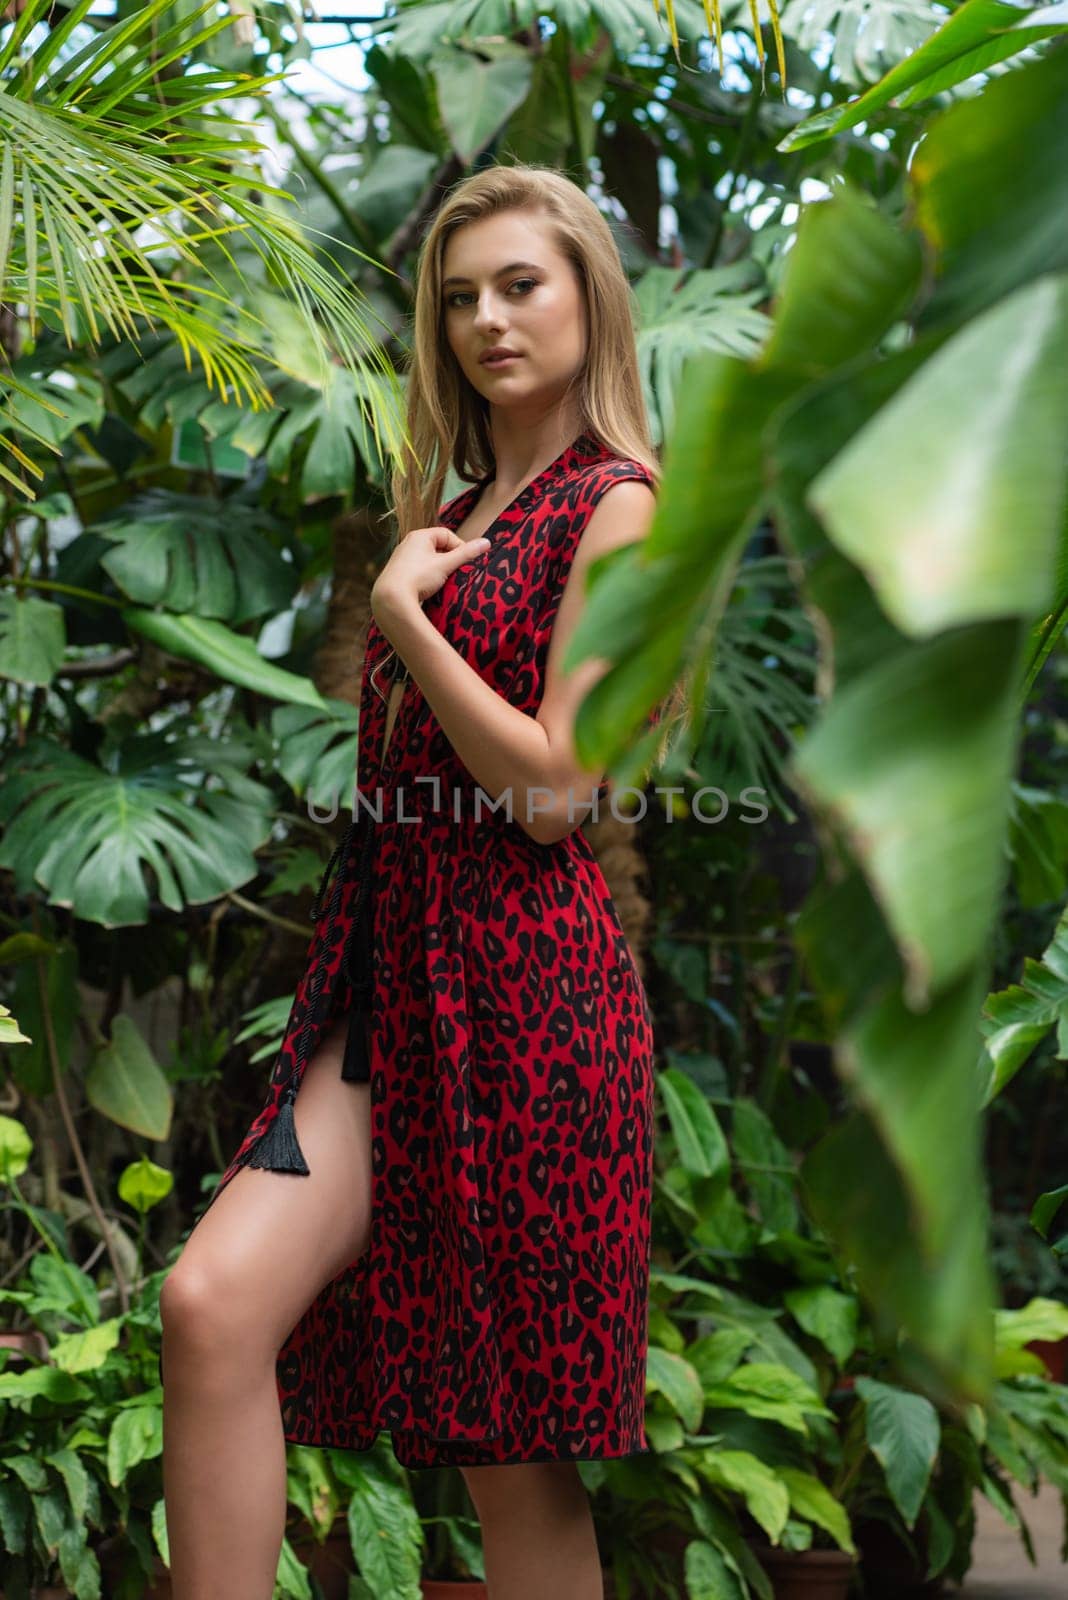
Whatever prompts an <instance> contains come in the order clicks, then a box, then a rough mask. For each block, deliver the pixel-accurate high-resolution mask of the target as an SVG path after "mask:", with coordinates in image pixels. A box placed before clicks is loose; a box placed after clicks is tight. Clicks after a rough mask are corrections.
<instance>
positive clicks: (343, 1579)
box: [293, 1518, 356, 1600]
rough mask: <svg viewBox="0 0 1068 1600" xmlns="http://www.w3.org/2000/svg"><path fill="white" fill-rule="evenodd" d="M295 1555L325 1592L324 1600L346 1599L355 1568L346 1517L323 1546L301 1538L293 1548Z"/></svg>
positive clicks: (338, 1523) (328, 1535) (315, 1540)
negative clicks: (350, 1578)
mask: <svg viewBox="0 0 1068 1600" xmlns="http://www.w3.org/2000/svg"><path fill="white" fill-rule="evenodd" d="M293 1553H294V1555H295V1556H296V1557H297V1559H298V1560H300V1561H302V1562H303V1563H304V1565H305V1566H306V1567H307V1569H308V1571H309V1572H310V1573H311V1575H312V1577H313V1578H314V1579H315V1581H316V1583H317V1584H318V1585H319V1587H320V1589H321V1590H322V1591H323V1600H346V1597H347V1595H348V1592H349V1577H350V1575H351V1574H352V1573H353V1572H354V1571H355V1570H356V1568H355V1563H354V1562H353V1559H352V1541H351V1539H350V1538H349V1531H348V1527H347V1526H346V1524H345V1521H344V1519H343V1518H339V1519H338V1521H337V1523H336V1524H335V1526H334V1527H333V1528H332V1529H331V1530H330V1532H329V1533H328V1534H327V1536H326V1538H325V1539H324V1540H323V1542H322V1544H320V1543H319V1542H318V1540H317V1539H301V1540H300V1542H299V1543H297V1544H295V1545H294V1546H293Z"/></svg>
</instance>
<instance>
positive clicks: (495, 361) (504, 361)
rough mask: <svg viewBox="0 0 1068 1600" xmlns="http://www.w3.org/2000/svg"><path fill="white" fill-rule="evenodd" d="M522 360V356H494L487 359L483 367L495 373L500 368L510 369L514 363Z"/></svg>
mask: <svg viewBox="0 0 1068 1600" xmlns="http://www.w3.org/2000/svg"><path fill="white" fill-rule="evenodd" d="M521 359H522V358H521V357H520V356H492V357H487V358H486V360H485V361H483V363H482V365H483V366H484V367H489V369H490V371H491V372H495V371H496V370H497V368H498V367H510V366H511V364H512V362H513V361H519V360H521Z"/></svg>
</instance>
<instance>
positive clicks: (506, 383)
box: [442, 211, 586, 424]
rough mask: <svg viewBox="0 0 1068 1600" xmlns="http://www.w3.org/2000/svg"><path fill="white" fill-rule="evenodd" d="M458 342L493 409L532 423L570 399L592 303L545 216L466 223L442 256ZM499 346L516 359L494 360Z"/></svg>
mask: <svg viewBox="0 0 1068 1600" xmlns="http://www.w3.org/2000/svg"><path fill="white" fill-rule="evenodd" d="M442 280H443V282H442V317H443V320H444V328H445V335H446V338H447V340H448V343H449V348H450V349H451V350H452V353H453V355H454V356H455V357H456V360H457V361H458V363H459V365H460V369H461V371H462V372H463V374H464V376H465V377H466V378H467V380H468V382H469V383H470V384H471V385H472V386H473V387H474V388H475V389H477V391H478V393H479V394H481V395H484V396H485V398H486V399H487V400H488V401H489V403H490V406H491V408H492V407H497V408H499V410H500V411H501V412H508V413H510V414H512V415H514V417H515V419H516V420H517V421H521V422H523V423H525V424H530V423H532V422H534V421H536V420H537V419H538V418H540V417H541V416H543V415H545V413H546V412H548V411H550V410H552V409H553V408H554V407H555V406H557V405H559V404H560V401H561V400H562V398H563V396H564V394H565V392H566V390H567V388H568V385H569V384H570V383H571V382H572V380H573V379H574V377H575V374H576V373H577V372H578V371H579V370H580V369H581V367H582V363H583V361H584V360H585V356H586V309H585V304H584V299H583V294H582V289H581V286H580V284H579V281H578V278H577V276H576V274H575V271H574V269H573V267H572V265H571V263H570V261H568V259H567V258H566V257H565V256H562V255H561V254H560V253H559V252H558V251H557V249H556V247H555V245H554V244H553V243H552V241H551V240H550V238H549V234H548V231H547V228H546V226H545V224H544V222H543V221H542V219H541V218H540V217H538V216H536V215H533V214H531V213H529V212H524V211H506V212H501V213H498V214H497V215H496V216H492V217H483V218H481V219H480V220H479V221H478V222H467V223H464V225H463V227H461V228H457V230H456V232H455V233H453V234H452V235H451V236H450V238H449V240H448V242H447V244H446V246H445V255H444V260H443V264H442ZM496 345H503V346H505V347H506V348H507V349H509V350H512V351H514V352H515V355H516V358H517V359H515V360H514V361H506V362H504V364H503V365H501V366H497V367H495V366H492V365H485V364H483V363H481V362H480V360H479V357H480V356H481V355H482V354H483V353H484V352H485V351H487V350H491V349H493V348H494V346H496Z"/></svg>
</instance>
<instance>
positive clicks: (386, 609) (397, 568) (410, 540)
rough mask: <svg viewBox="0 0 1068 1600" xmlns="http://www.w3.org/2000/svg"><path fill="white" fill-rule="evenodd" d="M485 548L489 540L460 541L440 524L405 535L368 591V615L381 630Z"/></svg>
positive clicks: (437, 588) (416, 604) (435, 592)
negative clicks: (369, 595) (369, 597)
mask: <svg viewBox="0 0 1068 1600" xmlns="http://www.w3.org/2000/svg"><path fill="white" fill-rule="evenodd" d="M489 545H490V540H489V539H461V538H460V537H459V535H458V534H455V533H453V531H452V529H451V528H446V527H445V526H444V524H442V523H436V524H435V525H434V526H433V527H430V528H413V529H412V530H411V532H410V533H406V534H405V536H404V538H403V539H402V540H401V541H400V543H399V544H398V545H397V547H396V549H395V550H394V552H393V554H392V555H391V556H390V558H389V560H388V561H387V562H386V564H385V566H384V567H383V568H382V571H381V572H380V573H379V574H378V577H377V578H376V579H375V583H374V587H373V588H372V590H371V612H372V615H373V616H374V619H375V621H376V622H377V623H378V625H379V627H380V628H381V629H382V631H383V632H386V624H387V623H388V622H389V620H390V618H391V617H398V616H402V615H404V614H405V613H407V612H409V611H410V610H411V609H412V608H413V607H417V606H421V605H422V604H423V602H424V600H429V599H430V596H431V595H432V594H437V592H438V590H439V589H440V588H441V586H442V584H443V583H444V582H445V579H446V578H447V577H448V576H449V573H450V572H455V570H456V568H457V567H460V566H462V565H463V563H464V562H465V561H470V560H472V559H473V557H475V556H480V555H482V554H483V553H484V552H485V551H486V550H487V549H488V548H489Z"/></svg>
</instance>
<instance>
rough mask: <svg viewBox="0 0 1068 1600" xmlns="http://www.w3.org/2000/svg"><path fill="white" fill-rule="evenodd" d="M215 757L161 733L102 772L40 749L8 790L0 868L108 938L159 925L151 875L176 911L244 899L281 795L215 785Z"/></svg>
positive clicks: (0, 806) (29, 754)
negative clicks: (242, 890)
mask: <svg viewBox="0 0 1068 1600" xmlns="http://www.w3.org/2000/svg"><path fill="white" fill-rule="evenodd" d="M214 750H215V747H214V746H212V745H211V744H210V743H209V742H208V741H206V740H204V741H198V740H189V739H181V738H171V737H170V736H168V735H166V734H163V733H155V734H149V735H146V736H143V737H140V738H135V739H131V740H129V741H128V742H127V743H126V744H124V745H122V746H120V747H117V748H114V749H112V750H111V751H110V752H109V755H108V764H107V765H106V766H96V765H94V764H93V763H92V762H90V761H85V760H83V759H82V758H81V757H80V756H78V755H74V754H73V753H72V752H70V751H68V750H63V749H60V748H59V747H58V746H56V745H53V744H51V743H49V742H48V741H46V740H38V741H34V742H32V743H30V744H28V745H27V746H26V748H25V749H24V750H22V751H21V752H19V755H18V757H17V758H16V759H13V760H11V761H10V762H9V763H8V769H7V771H6V773H5V776H4V783H3V785H2V786H0V825H2V826H3V829H4V837H3V842H2V845H0V866H2V867H7V868H9V869H10V870H11V871H12V872H13V873H14V875H15V886H16V890H17V891H18V892H20V893H23V894H25V893H28V892H30V891H31V890H33V889H34V888H35V887H42V888H44V889H45V890H46V891H47V894H48V899H49V901H50V903H52V904H53V905H62V906H69V907H71V909H72V910H73V911H74V912H75V914H76V915H77V916H79V917H83V918H85V919H86V920H87V921H89V922H99V923H101V924H102V925H103V926H104V927H106V928H116V927H128V926H130V925H131V924H135V923H142V922H144V921H146V920H147V917H148V911H149V901H150V895H151V893H152V890H150V887H149V880H147V879H146V874H145V869H146V868H149V869H150V870H151V873H152V876H153V879H154V892H155V894H156V895H157V896H158V897H159V899H160V900H161V901H162V902H163V904H164V905H165V906H167V907H168V909H170V910H172V911H181V910H182V909H183V908H184V907H185V906H187V905H202V904H204V903H205V902H206V901H210V900H215V899H217V898H218V897H219V896H220V895H222V894H225V893H226V892H227V891H228V890H230V889H236V888H238V887H239V886H240V885H241V884H243V883H247V882H248V881H249V879H250V878H252V877H255V875H256V873H257V870H258V868H257V865H256V860H255V857H254V855H253V850H254V849H255V848H257V847H258V846H259V845H261V844H262V843H263V842H264V840H265V839H266V838H267V837H268V834H269V832H270V825H271V794H270V791H269V790H268V789H266V788H265V787H264V786H263V785H262V784H259V783H256V782H255V781H254V780H252V779H250V778H248V777H247V776H246V775H245V774H244V773H243V772H241V771H240V770H237V768H236V764H235V765H231V766H230V768H229V770H227V766H226V763H225V762H224V763H223V764H222V765H223V770H224V776H223V778H222V780H221V781H219V780H218V779H216V780H215V781H214V782H212V780H210V779H209V778H208V765H207V758H208V757H209V755H211V754H212V753H213V752H214ZM216 754H217V752H216Z"/></svg>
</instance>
